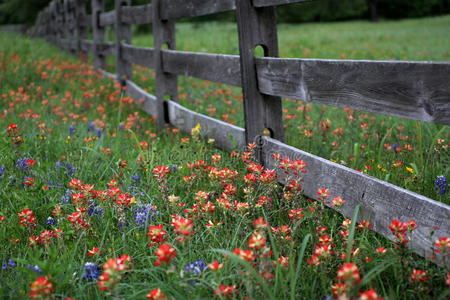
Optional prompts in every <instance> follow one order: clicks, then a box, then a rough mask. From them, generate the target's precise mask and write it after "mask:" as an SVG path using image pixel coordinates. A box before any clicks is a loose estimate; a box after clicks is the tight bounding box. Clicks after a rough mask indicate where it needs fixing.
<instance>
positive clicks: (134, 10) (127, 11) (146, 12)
mask: <svg viewBox="0 0 450 300" xmlns="http://www.w3.org/2000/svg"><path fill="white" fill-rule="evenodd" d="M122 22H123V23H125V24H152V22H153V11H152V4H145V5H136V6H125V7H124V8H122Z"/></svg>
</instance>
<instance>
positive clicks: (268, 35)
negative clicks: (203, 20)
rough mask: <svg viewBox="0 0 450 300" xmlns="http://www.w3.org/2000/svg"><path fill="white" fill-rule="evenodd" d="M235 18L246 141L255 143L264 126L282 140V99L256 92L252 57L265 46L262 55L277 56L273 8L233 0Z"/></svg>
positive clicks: (254, 68) (255, 75) (248, 1)
mask: <svg viewBox="0 0 450 300" xmlns="http://www.w3.org/2000/svg"><path fill="white" fill-rule="evenodd" d="M236 19H237V22H238V31H239V52H240V62H241V75H242V92H243V96H244V113H245V134H246V142H247V143H252V142H257V144H258V141H259V137H260V136H261V135H262V134H263V131H264V129H269V131H270V132H271V136H272V137H273V138H275V139H277V140H280V141H283V139H284V130H283V119H282V107H281V98H280V97H274V96H268V95H264V94H261V93H260V92H259V90H258V78H257V74H256V65H255V56H254V49H255V48H256V47H257V46H261V47H262V48H263V49H264V56H270V57H278V38H277V27H276V26H277V25H276V17H275V8H274V7H263V8H255V7H254V6H253V4H252V0H236ZM259 150H261V149H259Z"/></svg>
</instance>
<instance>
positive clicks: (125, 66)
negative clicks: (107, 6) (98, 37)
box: [115, 0, 132, 85]
mask: <svg viewBox="0 0 450 300" xmlns="http://www.w3.org/2000/svg"><path fill="white" fill-rule="evenodd" d="M130 5H131V0H116V1H115V9H116V10H115V11H116V14H115V24H116V26H115V30H116V52H117V56H116V73H117V79H118V80H119V82H120V84H122V85H125V80H127V79H131V76H132V72H131V64H130V63H129V62H128V61H127V60H126V59H125V58H124V57H123V53H122V47H121V45H122V43H127V44H131V25H130V24H125V23H123V22H122V21H121V19H122V9H123V7H125V6H130Z"/></svg>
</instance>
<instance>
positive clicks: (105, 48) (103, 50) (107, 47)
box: [97, 42, 117, 56]
mask: <svg viewBox="0 0 450 300" xmlns="http://www.w3.org/2000/svg"><path fill="white" fill-rule="evenodd" d="M97 47H98V53H99V54H100V55H102V56H117V49H116V44H115V43H113V42H103V43H97Z"/></svg>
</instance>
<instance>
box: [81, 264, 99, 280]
mask: <svg viewBox="0 0 450 300" xmlns="http://www.w3.org/2000/svg"><path fill="white" fill-rule="evenodd" d="M99 275H100V267H99V266H97V265H96V264H94V263H92V262H87V263H86V264H85V265H84V273H83V276H82V278H84V279H87V280H97V279H98V276H99Z"/></svg>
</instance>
